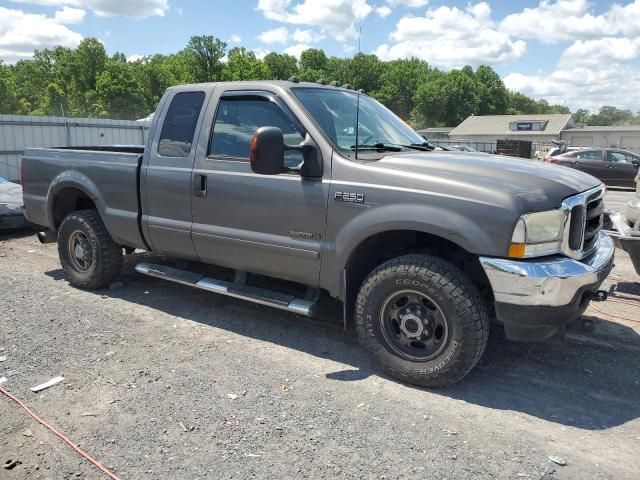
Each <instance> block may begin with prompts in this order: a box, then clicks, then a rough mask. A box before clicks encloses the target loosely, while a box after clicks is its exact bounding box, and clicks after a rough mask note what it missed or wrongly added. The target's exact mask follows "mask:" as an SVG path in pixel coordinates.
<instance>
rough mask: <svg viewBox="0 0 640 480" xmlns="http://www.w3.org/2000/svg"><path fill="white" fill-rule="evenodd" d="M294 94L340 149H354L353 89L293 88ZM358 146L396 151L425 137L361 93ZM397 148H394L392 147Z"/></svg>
mask: <svg viewBox="0 0 640 480" xmlns="http://www.w3.org/2000/svg"><path fill="white" fill-rule="evenodd" d="M292 91H293V94H294V95H295V96H296V97H297V98H298V100H300V102H301V103H302V105H303V106H304V107H305V109H306V110H307V111H308V112H309V114H310V115H311V116H312V117H313V119H314V120H315V121H316V123H317V124H318V125H319V126H320V128H322V130H323V131H324V133H325V135H326V136H327V137H329V138H330V139H331V141H332V142H333V143H334V145H335V146H336V147H338V148H339V149H341V150H347V151H353V150H354V147H355V144H356V128H357V126H356V107H357V103H358V99H357V97H358V95H357V93H356V92H350V91H345V90H337V89H328V88H304V87H300V88H293V89H292ZM358 117H359V118H358V123H359V125H360V131H359V132H358V148H362V151H363V152H364V151H367V147H369V149H374V150H379V151H383V150H386V151H397V150H400V149H402V147H407V148H411V147H412V146H422V145H424V144H425V140H424V138H422V137H421V136H420V135H418V134H417V133H416V132H415V131H414V130H413V129H411V127H409V126H408V125H407V124H406V123H404V122H403V121H402V120H401V119H400V118H398V117H397V116H396V115H395V114H394V113H393V112H391V111H390V110H389V109H387V108H386V107H385V106H383V105H382V104H380V103H379V102H377V101H376V100H374V99H373V98H371V97H368V96H367V95H360V113H359V114H358ZM394 147H396V148H394Z"/></svg>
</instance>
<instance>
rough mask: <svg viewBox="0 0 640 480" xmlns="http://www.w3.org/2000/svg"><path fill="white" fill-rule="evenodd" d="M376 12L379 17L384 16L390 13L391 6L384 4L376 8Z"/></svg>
mask: <svg viewBox="0 0 640 480" xmlns="http://www.w3.org/2000/svg"><path fill="white" fill-rule="evenodd" d="M376 13H377V14H378V16H379V17H380V18H385V17H388V16H389V15H391V8H389V7H387V6H386V5H383V6H381V7H378V8H376Z"/></svg>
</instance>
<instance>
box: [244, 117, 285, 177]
mask: <svg viewBox="0 0 640 480" xmlns="http://www.w3.org/2000/svg"><path fill="white" fill-rule="evenodd" d="M249 161H250V163H251V170H253V171H254V172H255V173H259V174H260V175H277V174H279V173H282V172H283V171H284V138H283V136H282V130H280V129H279V128H277V127H260V128H258V129H257V130H256V133H254V134H253V138H252V139H251V147H250V152H249Z"/></svg>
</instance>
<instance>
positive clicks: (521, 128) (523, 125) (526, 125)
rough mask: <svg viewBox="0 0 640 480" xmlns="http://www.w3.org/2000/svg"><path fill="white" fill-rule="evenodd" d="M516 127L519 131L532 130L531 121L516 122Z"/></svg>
mask: <svg viewBox="0 0 640 480" xmlns="http://www.w3.org/2000/svg"><path fill="white" fill-rule="evenodd" d="M516 129H517V130H519V131H528V132H530V131H532V130H533V123H531V122H518V124H517V125H516Z"/></svg>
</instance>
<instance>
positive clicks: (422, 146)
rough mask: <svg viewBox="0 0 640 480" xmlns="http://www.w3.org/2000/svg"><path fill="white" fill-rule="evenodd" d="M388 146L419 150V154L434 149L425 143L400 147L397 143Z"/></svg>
mask: <svg viewBox="0 0 640 480" xmlns="http://www.w3.org/2000/svg"><path fill="white" fill-rule="evenodd" d="M390 145H396V146H398V147H404V148H411V149H413V150H420V151H421V152H430V151H431V150H434V147H433V146H431V145H430V144H428V143H427V142H424V143H410V144H408V145H402V144H399V143H391V144H390Z"/></svg>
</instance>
